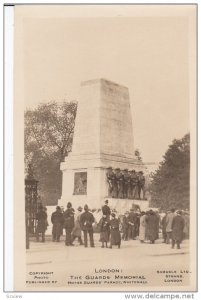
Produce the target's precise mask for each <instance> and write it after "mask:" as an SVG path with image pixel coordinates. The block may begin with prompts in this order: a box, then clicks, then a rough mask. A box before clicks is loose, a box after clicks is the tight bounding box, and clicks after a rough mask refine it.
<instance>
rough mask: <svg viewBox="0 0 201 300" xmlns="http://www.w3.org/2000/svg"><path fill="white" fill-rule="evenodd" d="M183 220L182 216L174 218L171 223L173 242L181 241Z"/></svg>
mask: <svg viewBox="0 0 201 300" xmlns="http://www.w3.org/2000/svg"><path fill="white" fill-rule="evenodd" d="M184 225H185V223H184V219H183V218H182V216H175V217H174V219H173V221H172V239H173V240H175V241H180V242H181V241H182V238H183V230H184Z"/></svg>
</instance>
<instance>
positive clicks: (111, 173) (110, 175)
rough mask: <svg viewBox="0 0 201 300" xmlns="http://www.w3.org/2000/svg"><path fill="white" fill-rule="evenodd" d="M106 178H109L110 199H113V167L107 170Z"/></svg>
mask: <svg viewBox="0 0 201 300" xmlns="http://www.w3.org/2000/svg"><path fill="white" fill-rule="evenodd" d="M106 177H107V182H108V197H112V191H113V186H112V178H113V171H112V167H108V168H107V172H106Z"/></svg>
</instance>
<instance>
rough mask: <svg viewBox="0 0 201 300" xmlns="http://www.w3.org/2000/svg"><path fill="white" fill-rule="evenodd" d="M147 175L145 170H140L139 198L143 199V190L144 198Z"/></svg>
mask: <svg viewBox="0 0 201 300" xmlns="http://www.w3.org/2000/svg"><path fill="white" fill-rule="evenodd" d="M144 187H145V177H144V175H143V172H142V171H140V172H138V196H139V199H141V192H142V199H144V196H145V189H144Z"/></svg>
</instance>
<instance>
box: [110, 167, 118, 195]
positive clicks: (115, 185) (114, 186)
mask: <svg viewBox="0 0 201 300" xmlns="http://www.w3.org/2000/svg"><path fill="white" fill-rule="evenodd" d="M111 177H112V198H117V178H116V171H112V176H111Z"/></svg>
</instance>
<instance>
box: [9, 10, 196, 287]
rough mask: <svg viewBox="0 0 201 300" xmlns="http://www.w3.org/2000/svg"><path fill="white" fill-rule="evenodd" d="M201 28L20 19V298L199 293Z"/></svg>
mask: <svg viewBox="0 0 201 300" xmlns="http://www.w3.org/2000/svg"><path fill="white" fill-rule="evenodd" d="M196 18H197V5H196V4H188V5H187V4H183V5H174V4H172V5H165V4H164V5H159V4H153V5H148V4H147V5H135V4H130V5H129V4H127V5H119V4H116V5H115V4H108V5H98V4H94V5H90V4H79V5H72V4H71V5H64V4H63V5H62V4H61V5H18V4H16V5H14V102H13V118H14V121H13V122H14V156H13V160H14V201H13V211H14V249H13V253H14V279H13V282H14V291H16V292H17V291H27V292H29V291H30V292H36V291H38V292H39V291H43V292H48V291H56V292H62V291H65V292H68V291H85V292H92V291H105V292H106V291H110V292H117V291H125V292H126V291H132V292H146V291H151V292H153V291H156V292H157V291H158V292H161V291H162V292H168V291H171V292H173V291H174V292H195V291H196V290H197V175H196V168H197V162H196V155H197V154H196V138H197V133H196V132H197V128H196V126H197V124H196V122H197V121H196V113H197V112H196V105H197V98H196V97H197V95H196V90H197V73H196V72H197V71H196V65H197V54H196V43H197V28H196V26H197V20H196ZM19 272H20V276H19Z"/></svg>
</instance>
